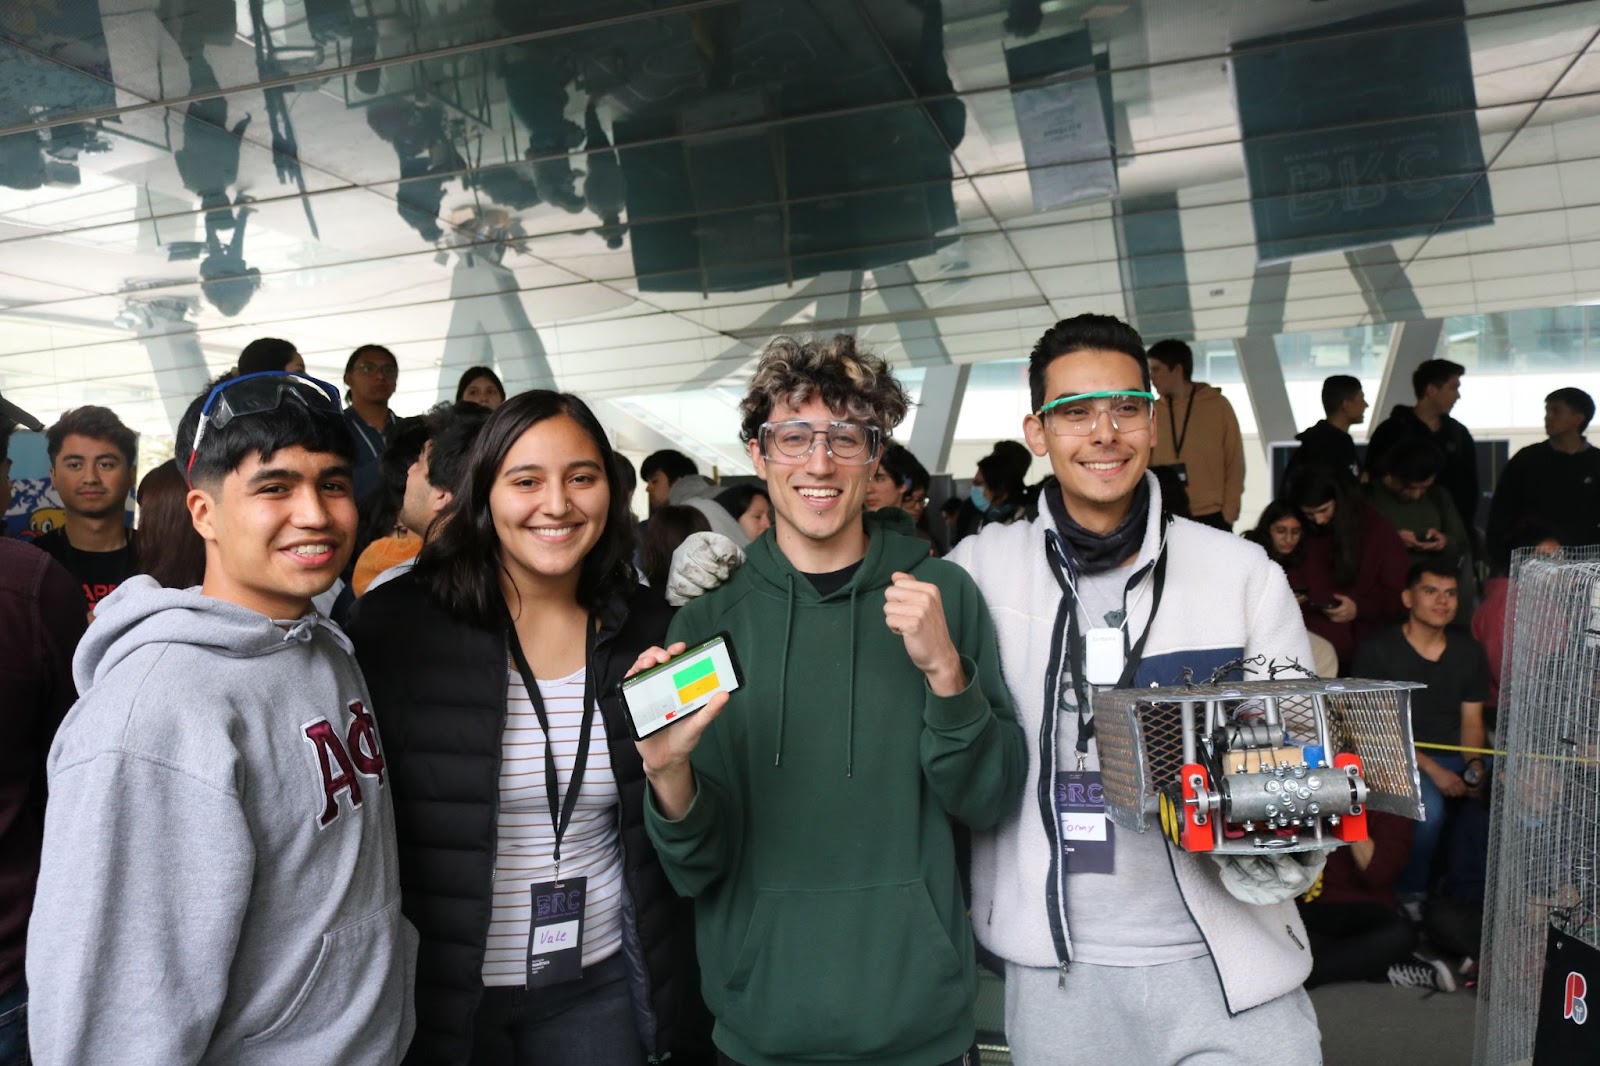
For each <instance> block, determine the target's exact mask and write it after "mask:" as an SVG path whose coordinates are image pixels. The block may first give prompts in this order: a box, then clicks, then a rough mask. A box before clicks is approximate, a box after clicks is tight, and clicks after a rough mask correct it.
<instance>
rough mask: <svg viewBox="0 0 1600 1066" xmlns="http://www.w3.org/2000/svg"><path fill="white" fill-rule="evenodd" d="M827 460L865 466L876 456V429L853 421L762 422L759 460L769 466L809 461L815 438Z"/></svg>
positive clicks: (814, 447)
mask: <svg viewBox="0 0 1600 1066" xmlns="http://www.w3.org/2000/svg"><path fill="white" fill-rule="evenodd" d="M818 438H821V439H822V447H823V448H824V449H825V450H826V451H827V453H828V456H829V458H831V459H833V460H834V461H835V462H837V463H842V464H845V465H848V466H865V465H866V464H867V463H870V462H872V461H873V460H874V459H876V458H877V457H878V442H879V440H880V439H881V437H880V435H879V433H878V427H876V426H858V425H856V424H855V423H854V422H837V421H833V422H807V421H804V420H797V421H793V422H763V423H761V433H760V441H761V458H763V459H765V460H766V461H767V462H769V463H797V462H802V461H804V460H806V459H809V458H811V453H812V452H813V451H815V450H816V447H817V439H818Z"/></svg>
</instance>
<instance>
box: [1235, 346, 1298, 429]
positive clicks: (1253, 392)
mask: <svg viewBox="0 0 1600 1066" xmlns="http://www.w3.org/2000/svg"><path fill="white" fill-rule="evenodd" d="M1233 350H1234V352H1235V353H1236V354H1237V355H1238V357H1239V369H1240V371H1242V372H1243V374H1244V387H1245V391H1246V392H1247V393H1249V395H1250V408H1251V410H1253V411H1254V412H1255V416H1256V431H1257V432H1258V433H1259V434H1260V438H1261V452H1262V454H1263V456H1265V455H1266V454H1267V453H1268V448H1267V446H1268V445H1269V444H1272V443H1273V442H1274V441H1284V440H1294V435H1295V432H1296V430H1295V424H1294V410H1293V409H1292V408H1291V407H1290V406H1289V390H1288V388H1287V386H1285V385H1284V383H1283V364H1282V363H1280V362H1279V361H1278V342H1277V339H1276V338H1275V337H1273V336H1271V335H1262V336H1251V337H1240V338H1239V339H1237V340H1235V341H1234V342H1233Z"/></svg>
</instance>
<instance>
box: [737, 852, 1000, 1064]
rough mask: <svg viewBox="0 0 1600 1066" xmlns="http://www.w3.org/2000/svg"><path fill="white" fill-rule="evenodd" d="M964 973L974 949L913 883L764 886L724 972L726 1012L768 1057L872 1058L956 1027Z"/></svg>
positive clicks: (967, 986)
mask: <svg viewBox="0 0 1600 1066" xmlns="http://www.w3.org/2000/svg"><path fill="white" fill-rule="evenodd" d="M963 932H965V930H963ZM968 935H970V934H968ZM971 971H972V964H971V952H970V950H969V951H967V952H960V951H957V949H956V947H955V945H954V944H953V943H952V942H951V939H950V934H949V933H947V932H946V931H945V927H944V924H943V923H942V922H941V921H940V920H939V916H938V914H937V912H936V911H935V910H934V907H933V901H932V900H931V899H930V898H929V896H928V890H927V888H926V886H924V885H923V883H922V881H921V880H916V881H905V882H901V883H899V884H888V885H872V886H869V887H866V888H858V889H848V890H837V891H781V890H776V889H761V890H760V891H759V892H758V893H757V896H756V906H755V910H754V912H753V913H752V914H751V917H750V927H749V930H748V931H747V932H746V934H745V940H744V944H743V945H742V946H741V947H740V949H739V953H738V955H737V957H736V958H735V961H734V965H733V969H732V970H731V971H730V972H729V974H728V981H727V989H726V999H727V1017H726V1018H725V1021H726V1023H727V1024H728V1025H729V1026H730V1027H731V1028H732V1029H733V1030H734V1031H736V1032H737V1033H738V1034H739V1037H740V1039H742V1040H744V1041H746V1042H748V1043H749V1044H750V1045H751V1046H753V1047H755V1048H757V1049H758V1050H760V1051H761V1052H762V1053H763V1054H766V1055H771V1056H774V1057H781V1056H786V1055H801V1054H804V1053H807V1052H809V1053H812V1054H818V1055H821V1054H835V1055H840V1056H849V1057H863V1058H865V1057H873V1056H876V1055H880V1054H884V1053H887V1052H892V1051H895V1050H907V1049H910V1048H914V1047H917V1046H919V1045H921V1044H923V1043H925V1042H926V1041H927V1040H929V1039H932V1038H933V1037H935V1036H937V1035H938V1034H939V1033H941V1032H944V1031H945V1030H947V1029H949V1028H950V1027H952V1026H953V1025H955V1024H957V1022H958V1021H959V1019H960V1018H961V1016H962V1014H963V1013H964V1012H965V1011H966V1010H967V1009H968V1007H969V1006H970V1004H971V1001H972V995H973V987H972V982H973V974H972V972H971Z"/></svg>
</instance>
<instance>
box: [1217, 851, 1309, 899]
mask: <svg viewBox="0 0 1600 1066" xmlns="http://www.w3.org/2000/svg"><path fill="white" fill-rule="evenodd" d="M1211 858H1212V859H1213V860H1214V861H1215V862H1216V864H1217V866H1218V867H1220V868H1221V870H1222V887H1223V888H1226V889H1227V890H1228V894H1229V895H1230V896H1232V897H1233V898H1234V899H1236V900H1239V901H1240V902H1241V903H1251V904H1254V905H1256V906H1258V907H1259V906H1266V905H1267V904H1270V903H1282V902H1284V901H1285V900H1291V899H1294V898H1295V897H1296V896H1302V895H1304V894H1305V893H1306V892H1307V891H1308V890H1309V889H1310V888H1311V886H1312V885H1314V884H1316V881H1317V877H1318V876H1319V875H1320V874H1321V873H1322V867H1323V866H1324V865H1326V864H1327V861H1328V853H1327V852H1325V851H1297V852H1291V853H1290V854H1287V855H1213V856H1211Z"/></svg>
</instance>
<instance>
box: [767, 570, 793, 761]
mask: <svg viewBox="0 0 1600 1066" xmlns="http://www.w3.org/2000/svg"><path fill="white" fill-rule="evenodd" d="M788 585H789V601H788V604H787V606H786V607H785V609H784V615H783V655H782V656H781V657H780V658H779V659H778V747H777V750H776V751H774V752H773V755H772V765H773V766H782V765H783V717H784V712H785V711H787V710H788V706H789V636H790V634H791V633H792V632H793V631H794V575H793V574H790V575H788Z"/></svg>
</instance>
